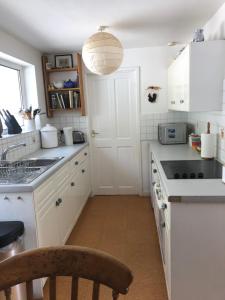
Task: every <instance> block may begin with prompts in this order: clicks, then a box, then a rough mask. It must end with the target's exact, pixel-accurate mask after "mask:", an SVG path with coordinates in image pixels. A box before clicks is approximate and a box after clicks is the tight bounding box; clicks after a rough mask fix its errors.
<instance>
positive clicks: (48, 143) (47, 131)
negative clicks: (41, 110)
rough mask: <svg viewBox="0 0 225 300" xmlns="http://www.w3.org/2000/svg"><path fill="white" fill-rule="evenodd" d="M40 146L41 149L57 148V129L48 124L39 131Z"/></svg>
mask: <svg viewBox="0 0 225 300" xmlns="http://www.w3.org/2000/svg"><path fill="white" fill-rule="evenodd" d="M41 144H42V148H55V147H58V135H57V129H56V128H55V127H54V126H51V125H50V124H47V125H46V126H45V127H43V128H42V129H41Z"/></svg>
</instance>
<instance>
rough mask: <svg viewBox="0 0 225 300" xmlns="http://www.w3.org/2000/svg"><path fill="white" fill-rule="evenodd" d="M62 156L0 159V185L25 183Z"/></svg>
mask: <svg viewBox="0 0 225 300" xmlns="http://www.w3.org/2000/svg"><path fill="white" fill-rule="evenodd" d="M62 158H63V157H54V158H41V159H39V158H31V159H26V160H18V161H14V162H10V161H0V185H3V184H26V183H30V182H32V181H33V180H34V179H36V178H37V177H38V176H40V175H41V174H43V173H44V172H45V171H47V170H48V169H49V168H51V167H52V166H53V165H54V164H56V163H57V162H58V161H59V160H61V159H62Z"/></svg>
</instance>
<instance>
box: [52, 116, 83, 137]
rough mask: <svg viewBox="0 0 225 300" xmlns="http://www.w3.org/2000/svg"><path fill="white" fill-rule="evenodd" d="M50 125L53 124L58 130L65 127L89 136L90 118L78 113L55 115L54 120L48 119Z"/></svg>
mask: <svg viewBox="0 0 225 300" xmlns="http://www.w3.org/2000/svg"><path fill="white" fill-rule="evenodd" d="M48 123H50V124H52V125H53V126H55V127H56V128H57V129H62V128H63V127H73V129H75V130H81V131H82V132H84V133H85V134H87V129H88V118H87V117H86V116H85V117H82V116H80V115H78V114H76V113H75V114H74V113H72V112H71V113H70V112H67V113H62V112H60V113H58V114H57V113H55V115H54V117H53V118H51V119H48Z"/></svg>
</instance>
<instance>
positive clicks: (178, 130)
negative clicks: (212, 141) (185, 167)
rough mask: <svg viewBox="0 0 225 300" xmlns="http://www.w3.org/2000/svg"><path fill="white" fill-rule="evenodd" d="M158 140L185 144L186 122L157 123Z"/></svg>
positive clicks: (164, 143) (165, 142)
mask: <svg viewBox="0 0 225 300" xmlns="http://www.w3.org/2000/svg"><path fill="white" fill-rule="evenodd" d="M158 140H159V142H160V144H163V145H171V144H186V143H187V123H163V124H159V125H158Z"/></svg>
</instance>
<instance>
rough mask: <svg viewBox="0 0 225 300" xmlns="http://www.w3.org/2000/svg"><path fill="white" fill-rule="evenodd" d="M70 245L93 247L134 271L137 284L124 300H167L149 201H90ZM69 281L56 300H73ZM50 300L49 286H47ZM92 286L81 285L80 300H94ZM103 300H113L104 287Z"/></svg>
mask: <svg viewBox="0 0 225 300" xmlns="http://www.w3.org/2000/svg"><path fill="white" fill-rule="evenodd" d="M67 244H68V245H79V246H85V247H92V248H96V249H99V250H102V251H106V252H108V253H109V254H111V255H113V256H115V257H117V258H118V259H119V260H121V261H122V262H124V263H125V264H126V265H127V266H129V268H130V269H131V270H132V272H133V275H134V281H133V283H132V284H131V287H130V290H129V293H128V294H127V295H126V296H123V295H121V296H120V297H119V299H121V300H167V299H168V298H167V292H166V284H165V278H164V272H163V266H162V261H161V254H160V249H159V242H158V237H157V232H156V226H155V221H154V213H153V210H152V208H151V205H150V200H149V198H147V197H138V196H96V197H94V198H92V199H89V201H88V203H87V205H86V206H85V208H84V210H83V212H82V214H81V216H80V218H79V220H78V222H77V224H76V226H75V228H74V230H73V231H72V233H71V235H70V237H69V239H68V242H67ZM70 283H71V282H70V279H68V278H65V277H63V278H59V279H58V281H57V300H67V299H70V296H69V295H70ZM44 291H45V298H44V299H45V300H47V299H48V296H47V294H48V293H47V291H48V284H47V285H46V286H45V290H44ZM91 291H92V284H91V282H88V281H86V280H80V281H79V297H78V299H82V300H89V299H91V298H90V297H91ZM100 299H101V300H111V299H112V297H111V290H110V289H108V288H106V287H104V286H101V290H100Z"/></svg>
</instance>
